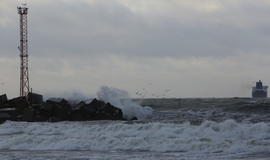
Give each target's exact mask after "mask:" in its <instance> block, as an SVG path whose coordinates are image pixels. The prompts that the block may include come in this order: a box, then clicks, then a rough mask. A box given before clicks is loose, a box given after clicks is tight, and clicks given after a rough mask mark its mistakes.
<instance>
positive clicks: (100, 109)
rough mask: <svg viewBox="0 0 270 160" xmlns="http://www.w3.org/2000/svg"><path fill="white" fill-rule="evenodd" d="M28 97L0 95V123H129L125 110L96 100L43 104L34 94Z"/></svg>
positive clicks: (53, 99) (61, 99)
mask: <svg viewBox="0 0 270 160" xmlns="http://www.w3.org/2000/svg"><path fill="white" fill-rule="evenodd" d="M28 97H29V98H28V101H27V100H26V98H25V97H18V98H13V99H11V100H8V99H7V96H6V94H3V95H0V123H4V122H5V121H7V120H10V121H26V122H59V121H91V120H126V119H124V118H123V113H122V110H121V109H119V108H117V107H115V106H113V105H111V104H110V103H104V102H103V101H100V100H97V99H93V100H92V101H90V102H87V103H86V102H84V101H81V102H80V103H78V104H76V105H71V104H70V103H69V102H68V101H67V100H65V99H64V98H50V99H48V100H46V102H44V101H43V96H42V95H39V94H35V93H30V94H28Z"/></svg>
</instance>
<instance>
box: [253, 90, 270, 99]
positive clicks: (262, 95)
mask: <svg viewBox="0 0 270 160" xmlns="http://www.w3.org/2000/svg"><path fill="white" fill-rule="evenodd" d="M252 98H267V92H265V91H258V90H257V91H253V92H252Z"/></svg>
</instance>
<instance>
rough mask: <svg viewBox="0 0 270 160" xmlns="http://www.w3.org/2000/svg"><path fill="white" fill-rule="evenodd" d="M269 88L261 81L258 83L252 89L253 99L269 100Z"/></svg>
mask: <svg viewBox="0 0 270 160" xmlns="http://www.w3.org/2000/svg"><path fill="white" fill-rule="evenodd" d="M267 89H268V86H263V83H262V81H261V80H259V82H256V86H254V87H252V98H267Z"/></svg>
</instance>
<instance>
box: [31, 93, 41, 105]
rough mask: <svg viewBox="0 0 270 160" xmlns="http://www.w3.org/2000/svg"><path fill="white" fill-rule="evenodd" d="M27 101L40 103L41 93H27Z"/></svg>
mask: <svg viewBox="0 0 270 160" xmlns="http://www.w3.org/2000/svg"><path fill="white" fill-rule="evenodd" d="M28 101H29V102H30V103H34V104H42V103H43V95H40V94H37V93H32V92H31V93H28Z"/></svg>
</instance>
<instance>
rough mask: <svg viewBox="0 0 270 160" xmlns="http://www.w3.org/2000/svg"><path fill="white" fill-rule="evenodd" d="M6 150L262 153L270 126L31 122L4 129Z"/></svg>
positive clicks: (1, 146)
mask: <svg viewBox="0 0 270 160" xmlns="http://www.w3.org/2000/svg"><path fill="white" fill-rule="evenodd" d="M0 137H1V140H0V150H43V151H44V150H92V151H106V150H132V151H141V150H145V151H153V152H173V151H175V152H179V151H180V152H188V153H190V152H192V153H216V152H223V153H228V154H234V153H243V152H244V153H260V152H268V151H269V147H270V126H269V124H267V123H263V122H261V123H255V124H241V123H236V122H235V121H233V120H227V121H224V122H222V123H216V122H212V121H205V122H204V123H202V124H201V125H200V126H194V125H190V124H189V123H184V124H172V123H160V122H155V123H143V124H142V123H132V124H129V123H125V122H118V121H117V122H115V121H114V122H112V121H103V122H98V121H91V122H61V123H27V122H10V121H8V122H6V123H4V124H2V125H1V127H0Z"/></svg>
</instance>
